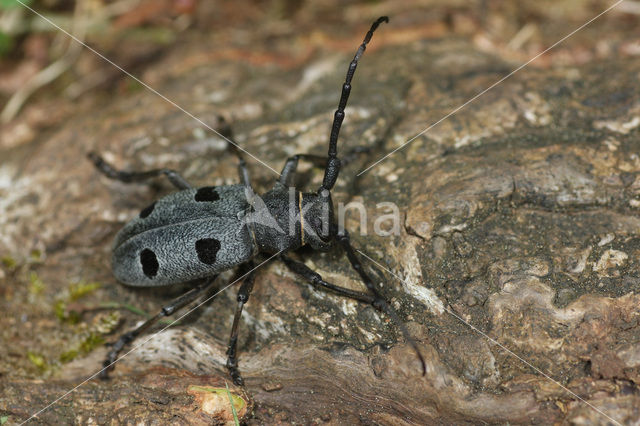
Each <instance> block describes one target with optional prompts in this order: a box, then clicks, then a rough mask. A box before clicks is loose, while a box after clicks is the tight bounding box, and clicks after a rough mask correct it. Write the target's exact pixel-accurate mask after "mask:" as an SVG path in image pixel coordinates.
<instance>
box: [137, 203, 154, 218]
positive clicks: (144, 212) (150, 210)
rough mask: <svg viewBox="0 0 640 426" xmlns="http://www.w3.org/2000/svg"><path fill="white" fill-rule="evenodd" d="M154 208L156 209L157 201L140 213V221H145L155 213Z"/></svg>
mask: <svg viewBox="0 0 640 426" xmlns="http://www.w3.org/2000/svg"><path fill="white" fill-rule="evenodd" d="M154 208H156V203H155V201H154V202H153V203H152V204H150V205H148V206H147V207H145V208H144V209H142V210H141V211H140V219H144V218H145V217H147V216H149V215H150V214H151V213H153V209H154Z"/></svg>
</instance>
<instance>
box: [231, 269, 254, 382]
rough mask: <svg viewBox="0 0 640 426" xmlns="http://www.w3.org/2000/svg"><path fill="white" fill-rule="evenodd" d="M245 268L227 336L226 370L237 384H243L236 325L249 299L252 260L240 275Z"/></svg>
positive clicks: (251, 284)
mask: <svg viewBox="0 0 640 426" xmlns="http://www.w3.org/2000/svg"><path fill="white" fill-rule="evenodd" d="M246 269H249V270H250V272H249V273H248V275H247V277H246V278H245V279H244V281H243V282H242V285H241V286H240V289H239V290H238V297H237V300H238V304H237V305H236V313H235V315H234V316H233V325H232V326H231V336H230V337H229V346H228V347H227V356H228V358H227V370H229V374H230V375H231V378H232V379H233V383H235V384H236V385H238V386H243V385H244V380H243V379H242V377H241V376H240V372H239V371H238V358H237V357H236V346H237V343H238V325H239V324H240V317H241V316H242V309H243V308H244V305H245V303H247V301H248V300H249V295H251V291H252V290H253V283H254V281H255V278H256V274H255V268H254V267H253V262H249V263H248V264H247V267H246V268H243V270H241V271H240V275H242V274H243V273H246V272H244V271H245V270H246Z"/></svg>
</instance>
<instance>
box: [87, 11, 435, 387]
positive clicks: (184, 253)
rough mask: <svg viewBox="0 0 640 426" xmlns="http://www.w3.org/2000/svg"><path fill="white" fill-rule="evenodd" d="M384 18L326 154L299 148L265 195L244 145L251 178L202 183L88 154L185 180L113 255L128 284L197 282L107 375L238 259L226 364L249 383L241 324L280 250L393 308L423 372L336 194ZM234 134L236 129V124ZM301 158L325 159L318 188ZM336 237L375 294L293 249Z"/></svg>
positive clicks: (295, 264) (345, 94) (121, 237)
mask: <svg viewBox="0 0 640 426" xmlns="http://www.w3.org/2000/svg"><path fill="white" fill-rule="evenodd" d="M382 22H389V19H388V18H387V17H386V16H383V17H380V18H378V19H377V20H376V21H375V22H374V23H373V24H372V25H371V28H370V29H369V31H368V32H367V34H366V36H365V38H364V40H363V42H362V44H361V45H360V47H359V48H358V50H357V52H356V54H355V56H354V58H353V60H352V61H351V63H350V65H349V69H348V71H347V76H346V79H345V82H344V84H343V85H342V95H341V97H340V102H339V104H338V108H337V110H336V112H335V115H334V119H333V124H332V126H331V136H330V137H329V152H328V155H327V157H322V156H316V155H309V154H299V155H295V156H293V157H291V158H289V159H287V161H286V163H285V165H284V168H283V169H282V172H281V174H280V177H279V179H278V181H277V182H276V183H275V185H274V187H273V188H272V189H271V190H270V191H268V192H267V193H265V194H264V195H262V196H256V195H255V194H254V193H253V190H252V189H251V183H250V180H249V173H248V171H247V168H246V163H245V161H244V159H243V157H242V153H241V152H240V151H239V150H238V149H237V148H236V149H234V152H235V154H236V155H237V156H238V158H239V171H240V178H241V180H242V181H243V183H242V184H238V185H230V186H218V187H213V186H205V187H201V188H193V187H192V186H191V185H190V184H189V183H188V182H187V181H186V180H185V179H183V178H182V177H181V176H180V175H179V174H178V173H177V172H175V171H174V170H170V169H156V170H149V171H144V172H127V171H120V170H116V169H115V168H113V167H112V166H111V165H110V164H108V163H107V162H106V161H105V160H103V159H102V157H100V156H99V155H97V154H96V153H93V152H92V153H89V154H88V156H89V159H90V160H91V161H92V162H93V163H94V164H95V166H96V168H97V169H98V170H99V171H100V172H102V173H103V174H104V175H106V176H107V177H109V178H111V179H116V180H119V181H122V182H139V181H143V180H146V179H150V178H153V177H157V176H161V175H165V176H166V177H167V178H168V179H169V181H170V182H171V183H172V184H173V185H174V186H175V187H177V188H178V189H179V191H178V192H176V193H173V194H171V195H168V196H166V197H164V198H162V199H160V200H158V201H156V202H155V203H153V204H151V205H150V206H148V207H146V208H144V209H143V210H142V211H141V212H140V214H139V216H138V217H137V218H135V219H133V220H131V221H130V222H129V223H127V224H126V225H125V226H124V228H123V229H122V230H121V231H120V232H119V233H118V234H117V235H116V238H115V241H114V246H113V247H114V248H113V256H112V268H113V273H114V275H115V277H116V278H117V279H118V280H119V281H121V282H122V283H124V284H128V285H131V286H136V287H156V286H165V285H172V284H177V283H182V282H188V281H194V282H197V283H198V284H197V285H195V286H194V287H193V288H191V289H190V290H189V291H188V292H186V293H185V294H183V295H182V296H180V297H179V298H177V299H176V300H173V301H172V302H171V303H170V304H168V305H167V306H165V307H164V308H163V309H162V310H161V311H160V312H159V313H158V314H157V315H156V316H154V317H152V318H150V319H149V320H147V321H146V322H145V323H144V324H142V325H141V326H140V327H138V328H136V329H134V330H132V331H130V332H128V333H125V334H124V335H122V336H121V337H120V338H119V339H118V340H117V341H116V343H114V344H113V346H112V347H111V350H110V351H109V354H108V356H107V359H106V360H105V361H104V368H103V370H102V372H101V377H103V378H106V377H107V373H108V371H109V369H110V368H112V365H113V363H114V362H115V361H116V360H117V358H118V353H119V352H120V351H121V350H122V349H123V348H124V346H125V345H127V344H128V343H130V342H131V341H133V340H134V339H135V338H136V337H138V336H139V335H140V334H141V333H142V332H144V331H146V330H147V329H148V328H150V327H151V326H152V325H153V324H154V323H156V322H157V321H158V320H159V319H160V318H162V317H164V316H168V315H171V314H172V313H174V312H175V311H176V310H178V309H180V308H182V307H184V306H186V305H187V304H189V303H191V302H192V301H194V300H195V299H196V298H198V297H199V296H200V295H202V294H203V293H205V292H206V291H207V290H208V289H209V288H211V286H212V285H213V283H214V281H215V279H216V277H217V276H218V274H219V273H220V272H222V271H225V270H228V269H231V268H234V267H239V274H240V276H244V280H243V283H242V285H241V286H240V289H239V290H238V297H237V301H238V304H237V307H236V312H235V316H234V320H233V325H232V328H231V337H230V339H229V346H228V349H227V355H228V359H227V369H228V370H229V374H230V375H231V377H232V379H233V381H234V383H236V384H238V385H243V383H244V382H243V379H242V377H241V376H240V372H239V371H238V362H237V358H236V343H237V340H238V324H239V320H240V316H241V313H242V309H243V306H244V304H245V303H247V301H248V299H249V295H250V294H251V290H252V288H253V283H254V279H255V270H254V267H253V265H254V264H253V259H255V258H256V256H258V255H261V254H271V255H277V257H279V259H280V260H282V261H283V262H284V264H285V265H286V266H287V267H288V268H289V269H290V270H291V271H293V272H294V273H295V274H297V275H299V276H300V277H302V278H304V279H305V280H307V281H309V282H310V283H311V284H312V285H313V286H314V288H316V289H321V290H325V291H326V290H328V291H331V292H333V293H337V294H339V295H342V296H345V297H349V298H352V299H355V300H359V301H361V302H364V303H367V304H370V305H372V306H373V307H375V308H376V309H377V310H379V311H381V312H384V313H386V314H387V315H389V316H390V317H391V318H392V319H393V320H394V322H396V323H397V324H398V326H399V327H400V329H401V330H402V332H403V334H404V335H405V338H406V339H407V341H408V342H409V343H410V344H411V345H412V347H413V349H414V350H415V352H416V354H417V356H418V358H419V359H420V362H421V364H422V373H423V375H424V374H425V370H426V367H425V362H424V359H423V357H422V355H421V353H420V351H419V349H418V346H417V344H416V343H415V341H414V340H413V339H412V338H411V337H410V336H409V333H408V331H407V329H406V327H405V326H404V324H403V323H402V322H401V321H400V319H399V318H398V316H397V314H396V313H395V311H394V310H393V308H392V307H391V306H390V304H389V303H388V302H387V301H386V300H385V299H384V298H383V297H382V296H381V294H380V293H379V291H378V290H377V288H376V286H375V285H374V283H373V281H372V279H371V278H370V277H369V274H368V273H367V272H366V271H365V270H364V268H363V266H362V264H361V262H360V260H359V259H358V258H357V257H356V255H355V252H354V249H353V247H352V246H351V242H350V240H349V234H348V233H347V232H346V231H345V230H341V229H338V226H337V224H336V222H335V219H334V215H333V204H332V200H331V189H332V188H333V186H334V184H335V183H336V180H337V179H338V174H339V172H340V167H341V162H340V159H339V158H338V149H337V144H338V134H339V132H340V127H341V126H342V121H343V119H344V115H345V113H344V109H345V107H346V105H347V100H348V99H349V93H350V92H351V80H352V78H353V75H354V73H355V71H356V67H357V65H358V60H359V59H360V57H361V56H362V54H363V53H364V51H365V49H366V46H367V43H368V42H369V41H370V40H371V37H372V36H373V32H374V31H375V30H376V28H377V27H378V26H379V25H380V24H381V23H382ZM227 133H228V134H230V133H229V131H228V129H227ZM359 151H364V150H359ZM356 152H357V151H356ZM299 160H304V161H309V162H310V163H311V164H312V165H314V166H316V167H320V168H324V179H323V182H322V185H321V186H320V188H319V189H318V190H317V191H316V192H304V193H303V192H300V191H297V190H295V188H293V186H292V185H293V177H294V175H295V173H296V169H297V166H298V162H299ZM334 241H337V242H338V243H339V244H340V245H341V246H342V248H343V249H344V252H345V253H346V255H347V258H348V259H349V262H350V264H351V266H352V267H353V268H354V269H355V271H357V273H358V274H359V275H360V277H361V279H362V281H363V282H364V284H365V285H366V287H367V289H368V291H369V292H368V293H367V292H361V291H355V290H351V289H347V288H344V287H340V286H337V285H335V284H332V283H329V282H326V281H324V280H323V279H322V277H321V276H320V275H319V274H318V273H316V272H314V271H313V270H311V269H310V268H308V267H307V266H306V265H305V264H304V263H302V262H299V261H296V260H294V259H292V258H290V257H289V256H287V254H286V253H287V252H289V251H294V250H296V249H298V248H300V247H302V246H304V245H307V244H308V245H309V246H311V247H312V248H313V249H315V250H320V251H326V250H328V249H329V248H330V247H332V245H333V242H334Z"/></svg>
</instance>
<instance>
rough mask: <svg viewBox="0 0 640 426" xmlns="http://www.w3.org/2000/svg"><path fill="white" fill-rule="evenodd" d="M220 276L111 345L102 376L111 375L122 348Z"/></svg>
mask: <svg viewBox="0 0 640 426" xmlns="http://www.w3.org/2000/svg"><path fill="white" fill-rule="evenodd" d="M217 277H218V276H217V275H216V276H214V277H212V278H210V279H208V280H206V281H203V282H202V283H201V284H199V285H198V286H196V287H194V288H192V289H191V290H189V291H187V292H186V293H185V294H183V295H182V296H180V297H178V298H176V299H174V300H172V301H171V302H170V303H169V304H168V305H166V306H165V307H164V308H162V309H161V310H160V312H158V313H157V314H156V315H155V316H153V317H151V318H149V319H148V320H146V321H145V322H144V323H143V324H142V325H141V326H139V327H138V328H136V329H134V330H131V331H129V332H127V333H125V334H123V335H122V336H120V338H119V339H118V340H117V341H116V342H115V343H114V344H113V345H112V346H111V350H110V351H109V353H108V354H107V359H105V360H104V363H103V369H102V371H100V378H101V379H107V378H108V375H109V370H111V369H112V368H113V367H112V366H113V364H114V363H115V362H116V361H117V360H118V354H119V353H120V351H122V349H123V348H124V347H125V346H126V345H127V344H129V343H131V342H133V341H134V340H135V339H136V338H137V337H138V336H140V335H141V334H142V333H144V332H145V331H147V330H148V329H149V328H150V327H151V326H152V325H154V324H155V323H156V322H158V321H159V320H160V319H162V318H163V317H167V316H169V315H173V313H174V312H175V311H177V310H179V309H181V308H183V307H185V306H186V305H188V304H189V303H191V302H193V301H194V300H196V299H197V298H198V296H200V295H202V294H203V293H205V292H206V291H207V290H208V289H209V288H211V286H212V285H213V283H214V282H215V281H216V278H217Z"/></svg>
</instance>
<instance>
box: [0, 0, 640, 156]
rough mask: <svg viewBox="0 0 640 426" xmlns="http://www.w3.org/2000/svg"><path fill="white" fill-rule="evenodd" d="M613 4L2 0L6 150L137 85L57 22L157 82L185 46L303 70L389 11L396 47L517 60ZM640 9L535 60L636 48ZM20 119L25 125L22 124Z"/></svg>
mask: <svg viewBox="0 0 640 426" xmlns="http://www.w3.org/2000/svg"><path fill="white" fill-rule="evenodd" d="M614 3H615V2H613V1H605V0H563V1H558V0H535V1H488V0H474V1H456V0H453V1H452V0H447V1H440V0H431V1H414V0H404V1H334V0H322V1H313V2H311V1H290V0H273V1H252V0H240V1H234V2H223V1H203V0H119V1H107V0H84V1H81V2H74V1H70V0H19V1H18V0H0V106H1V112H0V120H1V122H2V125H3V126H4V128H3V132H2V136H1V137H0V148H8V147H11V146H15V145H19V144H21V143H24V142H26V139H29V138H30V137H32V136H33V134H34V132H36V131H37V130H38V129H42V128H43V127H49V126H52V125H55V124H56V123H59V122H60V121H61V120H64V118H65V117H68V116H69V115H73V112H74V111H75V110H76V108H83V109H84V108H87V107H88V104H93V103H94V102H102V101H105V96H106V99H107V100H108V98H109V97H110V96H111V95H113V93H114V90H115V91H116V93H117V92H120V93H122V92H126V91H131V90H135V89H136V88H137V86H138V84H137V83H135V82H134V81H133V80H131V79H129V78H127V77H126V76H125V75H124V74H123V73H122V72H121V71H119V70H118V69H116V68H115V67H114V66H112V65H111V64H109V63H107V62H106V61H104V60H103V59H101V58H99V57H98V56H97V55H96V54H94V53H92V52H90V51H89V50H87V49H84V48H82V47H81V45H80V44H79V43H77V42H75V41H72V40H71V39H70V38H69V37H68V36H67V35H65V34H64V33H63V32H61V31H60V30H58V29H56V28H55V27H54V26H53V25H52V23H54V24H55V25H57V26H59V27H61V28H63V29H64V30H66V31H68V32H70V33H72V34H73V35H74V36H75V37H76V38H77V39H78V40H79V41H82V42H83V43H86V44H88V45H89V46H91V47H92V48H94V49H96V50H97V51H98V52H101V53H102V54H103V55H105V56H106V57H107V58H109V59H110V60H112V61H113V62H114V63H116V64H118V65H119V66H121V67H122V68H124V69H126V70H127V71H129V72H131V73H133V74H134V75H137V76H145V72H147V75H146V77H147V78H151V77H152V76H151V75H149V73H152V72H153V67H154V64H155V63H157V62H158V61H160V60H161V59H162V58H163V57H164V56H166V55H169V54H171V52H172V51H176V50H182V49H188V50H192V51H195V52H200V53H201V57H200V60H203V61H206V60H207V58H208V59H211V55H215V57H216V58H217V59H219V58H221V57H222V58H225V59H230V60H238V61H248V62H251V63H254V64H257V65H264V64H268V63H270V62H273V63H275V64H276V65H277V66H280V67H284V68H287V67H293V66H296V65H299V64H300V63H304V61H306V60H308V59H309V57H310V56H312V55H314V54H316V53H317V51H318V50H320V51H349V50H351V49H352V46H353V45H354V43H353V41H354V40H352V39H354V38H359V37H360V34H361V33H362V31H363V29H364V28H365V27H366V26H367V25H368V23H369V22H370V21H371V20H372V19H374V18H375V17H377V16H380V15H389V16H390V17H391V19H392V22H393V32H390V34H388V35H387V36H386V43H391V44H404V43H408V42H411V41H413V40H418V39H428V38H443V37H451V36H454V37H462V38H465V39H468V40H471V41H472V42H473V44H474V45H475V46H476V47H477V48H479V49H480V50H483V51H488V52H491V53H492V54H496V55H497V56H500V57H501V58H502V59H504V60H506V61H511V62H513V64H514V67H515V66H518V65H520V64H522V63H524V62H526V61H527V60H528V59H530V58H531V57H533V56H535V55H536V54H538V53H540V52H542V51H543V50H544V49H545V48H547V47H549V46H551V45H552V44H554V43H555V42H557V41H558V40H560V39H561V38H562V37H564V36H565V35H567V34H568V33H570V32H571V31H573V30H574V29H576V28H578V27H579V26H580V25H582V24H584V23H585V22H587V21H588V20H590V19H592V18H593V17H595V16H596V15H598V14H599V13H600V12H602V11H604V10H605V9H607V8H608V7H609V6H611V5H613V4H614ZM29 8H31V9H33V10H30V9H29ZM34 11H35V12H37V14H36V13H35V12H34ZM38 14H40V15H41V16H39V15H38ZM639 15H640V2H636V1H631V0H627V1H624V2H622V3H621V4H619V5H617V6H616V7H615V8H614V9H613V10H611V11H610V12H608V13H607V14H606V15H604V16H602V17H601V18H599V19H598V20H596V21H595V22H593V23H592V24H590V25H589V26H587V27H586V28H584V29H583V30H581V31H579V32H578V33H577V34H576V35H574V36H572V37H570V38H569V39H567V40H566V41H564V42H563V43H561V44H560V45H559V46H557V47H556V48H554V49H553V50H552V51H550V52H549V53H548V54H545V55H544V56H542V57H541V58H539V59H537V60H536V61H535V62H534V63H533V64H532V66H535V67H548V66H553V65H575V64H583V63H586V62H589V61H593V60H603V59H607V58H608V57H611V56H612V55H615V56H617V57H619V56H635V55H638V54H640V44H639V43H638V40H639V31H638V17H639ZM48 21H51V22H48ZM207 55H209V56H207ZM191 58H192V60H197V59H195V58H194V57H193V56H191ZM185 66H186V65H185ZM157 72H158V70H156V73H157ZM160 72H161V71H160ZM19 116H22V117H21V120H20V121H19V123H18V122H16V121H15V120H16V118H17V117H19ZM12 122H13V125H12V126H7V124H8V123H12ZM18 124H19V127H20V129H16V128H15V126H17V125H18Z"/></svg>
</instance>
